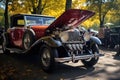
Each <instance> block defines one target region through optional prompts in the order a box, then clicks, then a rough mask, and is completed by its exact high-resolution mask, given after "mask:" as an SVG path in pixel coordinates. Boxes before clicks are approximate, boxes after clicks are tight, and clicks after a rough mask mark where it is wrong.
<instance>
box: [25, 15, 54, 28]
mask: <svg viewBox="0 0 120 80" xmlns="http://www.w3.org/2000/svg"><path fill="white" fill-rule="evenodd" d="M54 20H55V18H54V17H47V16H26V20H25V21H26V25H27V26H29V25H50V24H51V23H52V22H53V21H54Z"/></svg>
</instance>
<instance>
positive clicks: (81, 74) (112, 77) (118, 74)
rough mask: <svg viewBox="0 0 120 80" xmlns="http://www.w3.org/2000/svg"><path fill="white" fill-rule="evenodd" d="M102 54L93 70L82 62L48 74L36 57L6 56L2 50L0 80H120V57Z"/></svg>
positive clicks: (109, 50)
mask: <svg viewBox="0 0 120 80" xmlns="http://www.w3.org/2000/svg"><path fill="white" fill-rule="evenodd" d="M0 47H1V46H0ZM0 49H1V48H0ZM100 52H101V53H102V54H104V56H102V57H100V59H99V62H98V63H97V64H96V65H95V66H94V67H93V68H85V67H84V66H83V64H82V63H81V62H78V63H72V62H69V63H65V64H58V67H57V68H56V69H55V71H54V73H51V74H47V73H45V72H43V71H42V70H41V68H40V65H39V64H38V63H37V62H35V59H34V58H33V57H34V56H32V57H31V56H27V55H20V54H13V53H12V54H10V55H5V54H3V53H2V51H1V50H0V53H1V54H0V80H120V56H115V54H116V52H115V51H113V50H111V49H104V48H101V49H100Z"/></svg>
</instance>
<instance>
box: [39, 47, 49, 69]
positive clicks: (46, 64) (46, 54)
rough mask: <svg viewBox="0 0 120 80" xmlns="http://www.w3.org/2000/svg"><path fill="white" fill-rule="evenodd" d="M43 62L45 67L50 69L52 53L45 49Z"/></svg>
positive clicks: (42, 57)
mask: <svg viewBox="0 0 120 80" xmlns="http://www.w3.org/2000/svg"><path fill="white" fill-rule="evenodd" d="M41 60H42V63H43V65H44V66H45V67H48V66H49V65H50V52H49V50H48V49H44V51H43V54H42V56H41Z"/></svg>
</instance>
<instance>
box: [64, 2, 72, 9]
mask: <svg viewBox="0 0 120 80" xmlns="http://www.w3.org/2000/svg"><path fill="white" fill-rule="evenodd" d="M71 7H72V0H66V6H65V10H68V9H71Z"/></svg>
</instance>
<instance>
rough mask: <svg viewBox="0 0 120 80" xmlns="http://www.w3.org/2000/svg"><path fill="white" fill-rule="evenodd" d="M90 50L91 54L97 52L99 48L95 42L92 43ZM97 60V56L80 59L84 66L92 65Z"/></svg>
mask: <svg viewBox="0 0 120 80" xmlns="http://www.w3.org/2000/svg"><path fill="white" fill-rule="evenodd" d="M91 50H92V53H93V54H96V53H97V54H98V53H99V48H98V46H97V44H96V45H93V46H92V49H91ZM98 60H99V57H94V58H89V59H86V60H81V61H82V63H83V64H84V65H85V66H86V67H93V66H94V65H95V64H96V63H97V62H98Z"/></svg>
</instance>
